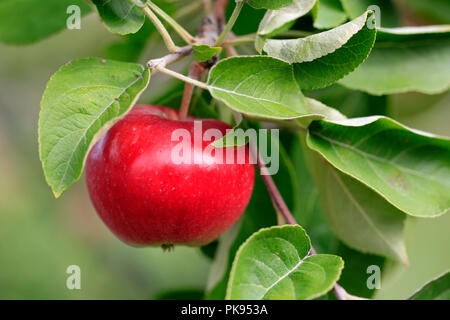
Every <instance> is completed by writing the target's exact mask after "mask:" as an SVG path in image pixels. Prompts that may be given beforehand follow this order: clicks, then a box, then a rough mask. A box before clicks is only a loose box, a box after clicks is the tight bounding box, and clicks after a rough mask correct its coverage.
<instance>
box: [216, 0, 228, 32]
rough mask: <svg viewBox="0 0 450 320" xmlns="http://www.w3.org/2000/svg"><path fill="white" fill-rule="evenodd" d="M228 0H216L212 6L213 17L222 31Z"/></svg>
mask: <svg viewBox="0 0 450 320" xmlns="http://www.w3.org/2000/svg"><path fill="white" fill-rule="evenodd" d="M227 6H228V0H217V2H216V5H215V6H214V17H215V18H216V20H217V22H218V24H219V26H220V28H219V29H220V30H219V32H222V31H223V29H224V27H225V12H226V10H227Z"/></svg>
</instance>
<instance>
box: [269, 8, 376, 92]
mask: <svg viewBox="0 0 450 320" xmlns="http://www.w3.org/2000/svg"><path fill="white" fill-rule="evenodd" d="M370 15H371V14H370V13H368V12H366V13H365V14H363V15H362V16H360V17H359V18H357V19H355V20H353V21H350V22H348V23H346V24H344V25H342V26H339V27H337V28H335V29H332V30H329V31H325V32H322V33H318V34H315V35H312V36H309V37H305V38H300V39H288V40H268V41H267V42H266V44H265V46H264V51H266V52H267V53H268V54H269V55H270V56H273V57H276V58H279V59H282V60H284V61H287V62H290V63H293V68H294V75H295V79H296V81H297V82H298V84H299V86H300V87H301V88H302V89H303V90H311V89H319V88H324V87H326V86H329V85H331V84H333V83H334V82H336V81H338V80H339V79H341V78H343V77H344V76H345V75H347V74H348V73H350V72H352V71H354V70H355V69H356V68H357V67H358V66H359V65H360V64H361V63H363V62H364V60H365V59H366V58H367V56H368V55H369V53H370V51H371V49H372V46H373V43H374V41H375V35H376V30H375V29H374V28H373V29H369V28H368V27H367V25H366V22H367V19H368V18H369V17H370ZM356 47H357V48H358V50H355V48H356ZM350 57H351V58H350Z"/></svg>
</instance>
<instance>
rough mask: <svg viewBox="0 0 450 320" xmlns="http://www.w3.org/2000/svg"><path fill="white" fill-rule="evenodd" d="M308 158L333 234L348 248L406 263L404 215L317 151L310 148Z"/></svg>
mask: <svg viewBox="0 0 450 320" xmlns="http://www.w3.org/2000/svg"><path fill="white" fill-rule="evenodd" d="M308 161H309V166H310V167H311V169H312V172H313V176H314V179H315V181H316V184H317V187H318V189H319V198H320V201H321V205H322V206H321V207H322V210H323V212H324V214H325V217H326V219H327V221H328V225H329V226H330V228H331V230H333V232H334V234H336V236H337V237H338V238H339V239H340V240H341V241H343V242H344V243H345V244H347V245H348V246H349V247H351V248H354V249H356V250H359V251H362V252H365V253H373V254H377V255H381V256H385V257H389V258H392V259H395V260H398V261H401V262H403V263H405V264H407V263H408V258H407V255H406V249H405V244H404V241H403V228H404V220H405V218H406V215H405V214H404V213H403V212H401V211H400V210H398V209H397V208H395V207H394V206H392V205H390V204H389V203H388V202H387V201H386V200H385V199H384V198H383V197H381V196H379V195H378V194H377V193H376V192H374V191H372V190H371V189H369V188H368V187H366V186H365V185H364V184H362V183H360V182H358V181H357V180H355V179H353V178H351V177H349V176H347V175H345V174H343V173H341V172H339V171H338V170H336V169H335V168H333V167H332V166H331V165H330V164H328V163H325V162H324V160H323V158H321V157H320V156H319V155H317V154H316V153H314V154H313V153H312V151H309V153H308Z"/></svg>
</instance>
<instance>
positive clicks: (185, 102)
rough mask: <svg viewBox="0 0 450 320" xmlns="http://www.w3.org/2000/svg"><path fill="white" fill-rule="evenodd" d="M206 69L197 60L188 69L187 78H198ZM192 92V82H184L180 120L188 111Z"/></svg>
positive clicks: (184, 117)
mask: <svg viewBox="0 0 450 320" xmlns="http://www.w3.org/2000/svg"><path fill="white" fill-rule="evenodd" d="M206 71H207V69H206V68H204V67H203V65H202V64H201V63H199V62H197V61H195V62H193V63H192V64H191V67H190V69H189V78H192V79H194V80H200V79H201V77H202V76H203V75H204V74H205V72H206ZM193 92H194V84H193V83H189V82H186V84H185V85H184V92H183V99H182V101H181V106H180V120H185V119H186V118H187V116H188V113H189V105H190V104H191V99H192V93H193Z"/></svg>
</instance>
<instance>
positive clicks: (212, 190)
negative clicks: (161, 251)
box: [86, 105, 255, 246]
mask: <svg viewBox="0 0 450 320" xmlns="http://www.w3.org/2000/svg"><path fill="white" fill-rule="evenodd" d="M179 128H184V129H187V130H188V131H189V132H190V133H191V136H192V137H194V118H189V119H186V120H185V121H180V120H178V112H177V111H176V110H173V109H169V108H166V107H161V106H154V105H146V106H144V105H141V106H135V107H134V108H133V109H132V110H131V111H130V112H129V113H128V114H127V115H126V116H125V117H124V118H122V119H121V120H119V121H118V122H117V123H115V124H114V125H113V126H112V127H111V128H110V129H109V130H108V132H107V133H106V134H105V135H104V136H103V137H102V138H100V140H99V141H98V142H97V143H96V144H95V145H94V146H93V147H92V149H91V150H90V152H89V155H88V157H87V159H86V181H87V186H88V191H89V195H90V198H91V201H92V203H93V205H94V207H95V209H96V211H97V213H98V214H99V216H100V218H101V219H102V220H103V221H104V223H105V224H106V225H107V226H108V227H109V229H111V231H112V232H113V233H114V234H115V235H116V236H117V237H118V238H120V239H121V240H122V241H124V242H125V243H127V244H130V245H132V246H159V245H173V244H181V245H187V246H201V245H205V244H207V243H209V242H211V241H213V240H214V239H216V238H217V237H219V236H220V235H221V234H222V233H223V232H224V231H225V230H227V229H228V228H229V227H230V226H231V225H232V224H233V223H234V222H236V220H237V219H238V218H239V217H240V216H241V214H242V213H243V212H244V210H245V208H246V206H247V204H248V202H249V200H250V197H251V194H252V191H253V184H254V175H255V168H254V165H253V164H252V161H250V160H251V155H250V153H249V152H248V146H240V147H234V149H235V150H234V152H237V151H238V149H240V148H247V149H246V150H245V151H246V161H245V163H242V164H237V163H232V164H217V163H215V162H212V161H211V158H209V160H208V159H207V158H205V159H204V161H203V162H202V163H200V164H194V163H192V164H176V163H174V162H173V161H172V159H171V152H172V149H173V148H174V146H175V145H177V144H178V143H179V142H177V141H171V135H172V132H173V130H175V129H179ZM209 128H216V129H219V130H220V131H221V132H222V134H225V133H226V129H229V128H231V127H230V126H229V125H227V124H225V123H223V122H221V121H218V120H211V119H206V120H202V130H203V132H204V131H205V130H207V129H209ZM210 143H211V142H205V141H203V142H202V144H194V143H193V141H192V143H191V153H192V156H193V154H195V153H197V152H202V151H203V150H204V148H205V147H206V146H207V145H209V144H210ZM200 149H201V150H200ZM218 150H220V152H225V149H216V150H215V152H219V151H218ZM240 151H242V150H240ZM235 155H236V154H235ZM212 159H214V158H212Z"/></svg>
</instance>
